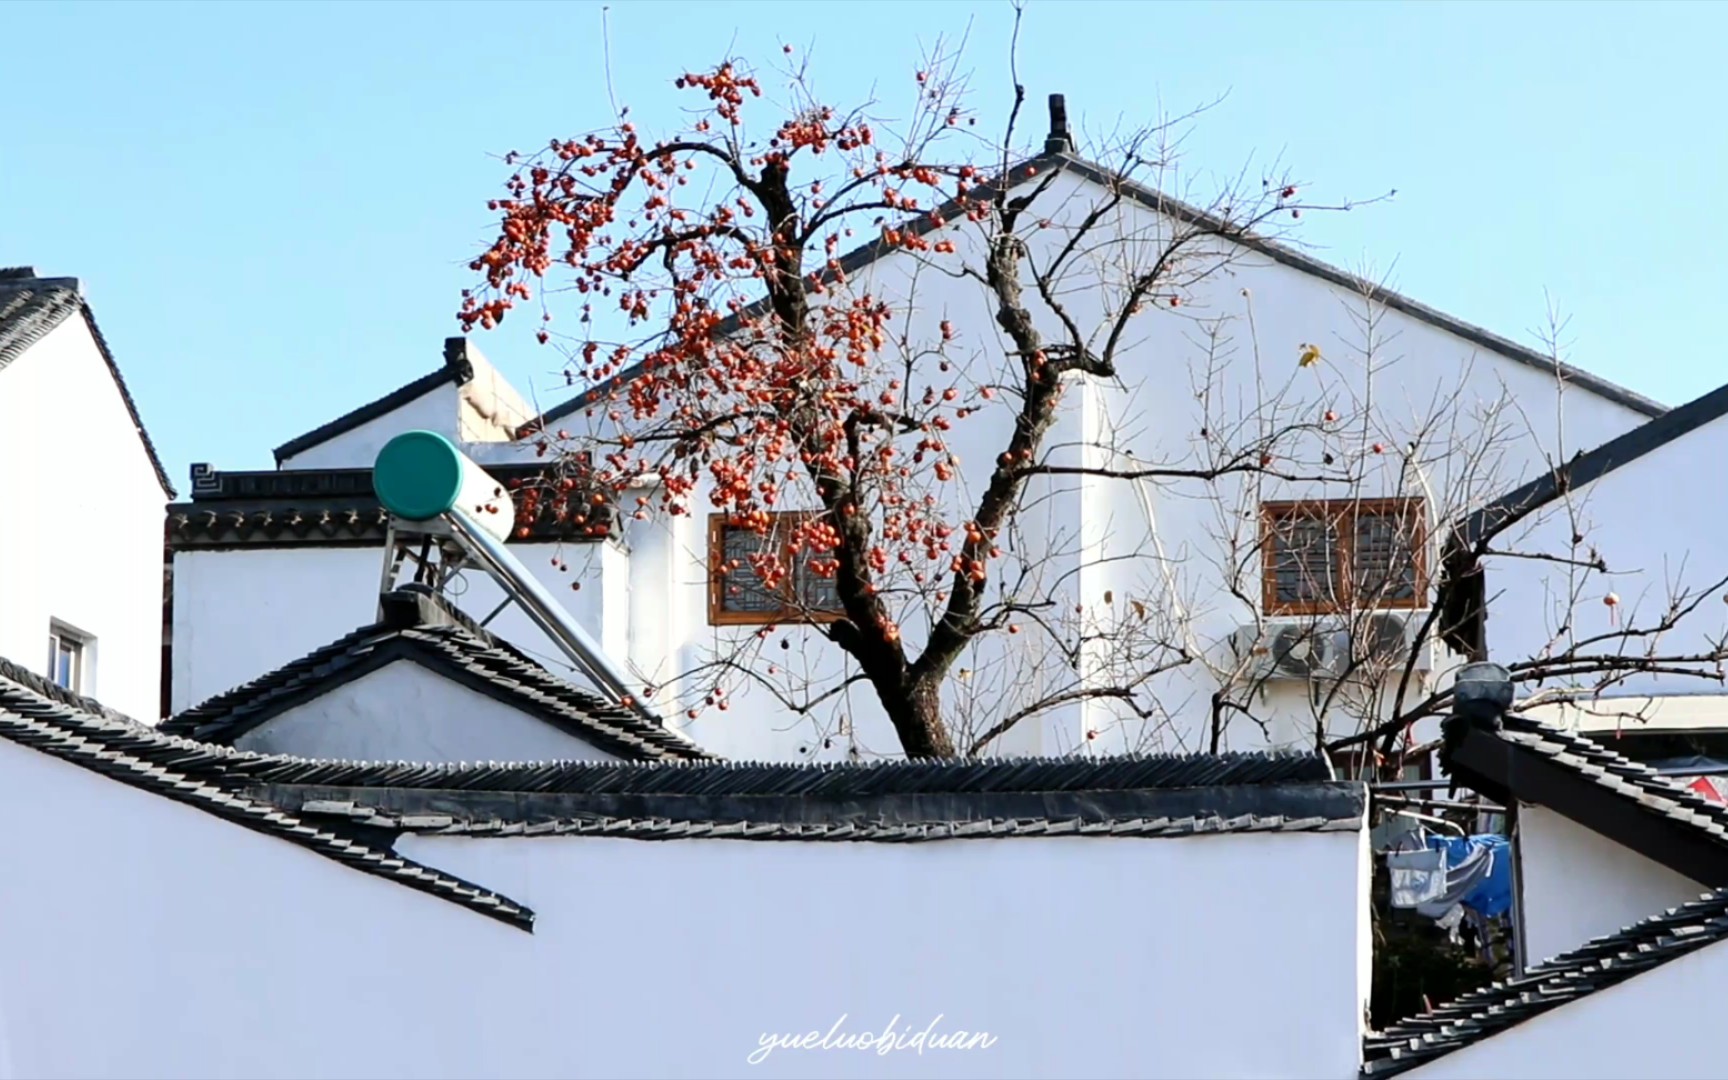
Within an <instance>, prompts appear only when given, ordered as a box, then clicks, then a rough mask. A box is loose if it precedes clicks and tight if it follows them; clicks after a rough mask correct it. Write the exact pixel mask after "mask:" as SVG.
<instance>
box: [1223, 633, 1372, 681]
mask: <svg viewBox="0 0 1728 1080" xmlns="http://www.w3.org/2000/svg"><path fill="white" fill-rule="evenodd" d="M1348 644H1349V642H1348V640H1347V639H1345V638H1344V637H1343V636H1342V634H1341V633H1340V631H1339V630H1338V628H1337V626H1335V625H1329V624H1327V623H1324V622H1319V621H1316V620H1314V619H1299V620H1288V621H1279V620H1272V621H1268V622H1266V623H1264V624H1261V625H1258V626H1253V625H1250V626H1244V627H1242V628H1241V629H1239V630H1237V631H1236V632H1235V633H1234V634H1232V635H1231V636H1230V647H1231V650H1232V651H1233V653H1234V654H1235V657H1236V660H1237V661H1238V665H1239V667H1240V670H1241V674H1242V677H1243V678H1245V679H1249V680H1253V681H1258V680H1261V679H1288V680H1295V679H1302V680H1311V679H1323V678H1326V677H1328V676H1330V675H1335V674H1336V673H1337V672H1338V671H1339V670H1341V669H1342V663H1343V662H1344V661H1346V660H1347V659H1348V657H1349V653H1348V652H1347V651H1346V647H1347V646H1348Z"/></svg>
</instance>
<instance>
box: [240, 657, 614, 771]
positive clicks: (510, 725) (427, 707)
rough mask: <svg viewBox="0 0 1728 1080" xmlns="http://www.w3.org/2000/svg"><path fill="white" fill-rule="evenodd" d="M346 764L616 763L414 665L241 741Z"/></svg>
mask: <svg viewBox="0 0 1728 1080" xmlns="http://www.w3.org/2000/svg"><path fill="white" fill-rule="evenodd" d="M235 745H236V746H238V747H239V748H240V749H242V750H255V751H257V752H259V753H263V754H293V755H299V756H301V757H315V758H334V759H337V760H341V761H420V762H452V763H454V762H473V761H615V760H617V759H616V758H615V757H614V756H613V755H611V754H606V753H602V752H601V751H599V750H596V749H595V748H594V747H593V746H591V745H589V744H588V743H587V742H584V741H583V740H581V739H578V738H576V737H575V736H573V735H569V734H566V733H565V732H563V731H560V730H559V729H558V728H555V727H553V726H552V725H551V724H549V723H547V722H546V721H544V720H542V719H540V718H539V717H535V716H530V715H528V714H527V713H525V712H523V711H522V710H521V709H518V708H516V707H514V706H512V705H507V704H505V703H504V702H501V701H498V700H497V699H495V698H491V697H488V696H486V695H485V694H482V693H480V692H478V691H476V690H471V689H469V688H468V687H466V686H463V685H461V684H459V683H455V682H452V681H451V680H449V679H447V678H445V677H444V676H442V675H439V674H437V673H436V672H433V671H430V670H428V669H426V668H423V667H421V666H420V665H418V664H416V663H413V662H412V661H408V660H398V661H396V662H395V663H393V664H391V665H389V666H388V667H383V668H380V669H378V670H377V671H373V672H370V673H368V674H366V675H362V676H361V677H360V678H358V679H355V680H354V681H352V682H348V683H344V684H343V685H341V686H339V687H337V688H335V689H334V690H331V691H329V692H328V693H325V694H323V695H320V696H319V697H316V698H314V699H312V700H311V701H309V702H307V703H305V704H304V705H299V706H296V707H295V708H292V709H289V710H288V711H286V712H284V713H282V714H281V715H280V716H277V717H274V718H272V719H270V720H269V721H267V722H266V723H264V724H261V725H259V726H258V727H256V728H253V729H252V730H251V731H249V732H247V733H246V734H245V735H243V736H241V737H240V738H239V739H238V740H236V741H235Z"/></svg>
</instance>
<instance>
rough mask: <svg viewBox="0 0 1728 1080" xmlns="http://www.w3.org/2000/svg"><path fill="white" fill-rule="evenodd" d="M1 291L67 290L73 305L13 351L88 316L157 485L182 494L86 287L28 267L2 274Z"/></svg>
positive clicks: (62, 306)
mask: <svg viewBox="0 0 1728 1080" xmlns="http://www.w3.org/2000/svg"><path fill="white" fill-rule="evenodd" d="M0 282H4V283H5V285H0V289H4V288H15V289H16V288H36V289H58V290H64V293H65V294H66V295H67V296H68V298H69V300H70V301H71V302H70V303H61V304H58V305H57V306H58V307H59V309H60V310H59V311H58V312H57V313H54V314H51V315H50V317H48V318H46V319H43V320H41V321H40V322H39V324H38V325H36V326H35V327H34V328H33V329H32V330H29V331H26V332H25V333H24V334H22V335H21V336H20V337H19V338H18V339H17V340H16V341H15V342H13V343H12V347H13V348H16V349H18V350H23V349H27V348H29V347H30V346H31V345H34V344H35V343H36V342H38V341H41V340H42V339H43V338H45V337H47V336H48V334H49V333H50V332H52V331H53V330H54V329H55V328H56V327H58V326H59V325H60V324H61V323H63V322H65V321H66V319H67V318H68V317H70V316H71V314H72V311H73V309H74V308H76V310H77V311H78V312H79V313H80V314H81V315H83V316H84V325H85V327H86V328H87V329H88V330H89V331H90V339H91V340H92V341H94V342H95V343H96V352H97V353H98V354H99V355H100V356H101V357H102V362H103V363H104V364H107V365H108V374H109V376H110V377H111V378H112V379H113V380H114V387H115V389H117V390H119V391H120V400H121V402H122V403H123V404H124V405H125V406H126V414H127V415H128V416H129V417H131V419H132V430H133V431H135V432H136V433H137V435H138V441H139V442H141V443H143V444H144V453H145V454H146V455H148V456H149V458H150V467H151V468H152V469H154V470H156V482H157V483H158V484H160V485H162V490H163V491H164V492H165V493H166V494H167V495H168V497H169V498H170V499H172V498H174V497H175V496H176V495H177V494H178V492H176V491H175V490H174V485H173V484H172V483H170V482H169V480H168V470H167V469H164V468H163V467H162V457H161V455H160V454H158V453H157V452H156V444H155V443H154V442H152V441H151V439H150V432H149V430H148V429H147V428H145V426H144V416H143V414H142V413H140V412H139V411H138V402H137V400H136V399H135V398H133V397H132V390H131V388H130V387H128V386H127V385H126V377H125V376H124V375H122V374H121V373H120V363H119V361H117V360H115V359H114V350H113V349H111V348H109V347H108V339H107V338H106V337H104V336H103V335H102V327H101V326H100V325H98V324H97V322H96V313H95V312H93V311H91V310H90V304H89V302H88V301H86V300H85V299H84V289H83V285H82V284H81V283H80V282H79V280H78V279H77V278H75V277H63V278H39V277H36V276H35V272H34V271H33V270H32V269H31V268H30V267H28V266H14V267H7V268H6V269H5V270H3V271H0ZM6 359H7V358H6V357H4V356H0V367H5V366H6Z"/></svg>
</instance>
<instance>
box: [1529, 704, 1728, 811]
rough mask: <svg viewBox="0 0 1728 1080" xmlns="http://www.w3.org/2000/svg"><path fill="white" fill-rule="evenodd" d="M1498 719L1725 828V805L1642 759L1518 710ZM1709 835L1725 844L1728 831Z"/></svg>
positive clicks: (1727, 809)
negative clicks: (1602, 763)
mask: <svg viewBox="0 0 1728 1080" xmlns="http://www.w3.org/2000/svg"><path fill="white" fill-rule="evenodd" d="M1501 722H1502V724H1503V725H1505V726H1506V727H1507V728H1509V729H1511V730H1513V731H1521V732H1525V733H1528V734H1534V735H1539V736H1541V737H1543V738H1546V739H1549V740H1551V741H1553V742H1556V743H1561V744H1565V745H1568V746H1569V747H1570V748H1571V749H1573V750H1577V751H1581V752H1583V753H1586V754H1590V755H1592V756H1596V757H1599V758H1603V759H1605V760H1606V761H1608V762H1610V763H1612V764H1613V765H1614V768H1615V772H1616V773H1617V774H1618V775H1620V776H1621V778H1622V779H1624V780H1626V782H1627V783H1630V784H1633V785H1636V786H1638V787H1641V788H1643V789H1645V790H1646V791H1650V792H1653V793H1656V794H1660V795H1661V796H1662V797H1664V798H1667V799H1671V800H1673V801H1674V802H1677V803H1679V804H1680V805H1682V806H1684V807H1685V808H1686V809H1688V810H1692V811H1694V812H1696V813H1699V814H1703V815H1704V816H1706V817H1709V818H1711V819H1712V820H1714V821H1715V822H1717V823H1718V824H1719V825H1721V826H1722V827H1723V829H1724V830H1728V806H1724V805H1723V804H1721V803H1717V802H1712V801H1711V800H1709V799H1706V798H1704V797H1703V796H1702V795H1699V794H1698V793H1697V792H1695V791H1693V790H1692V789H1691V788H1688V787H1686V786H1685V785H1684V784H1680V783H1677V782H1676V781H1673V780H1670V779H1669V778H1668V777H1666V776H1663V775H1662V774H1661V773H1659V772H1657V771H1656V770H1655V769H1652V768H1651V767H1650V766H1648V765H1646V764H1644V763H1643V762H1641V761H1633V760H1632V759H1631V758H1629V757H1627V756H1625V755H1624V754H1621V753H1620V752H1619V751H1616V750H1613V749H1610V748H1609V747H1608V746H1606V745H1604V744H1603V743H1601V742H1599V741H1597V740H1596V739H1592V738H1590V737H1589V736H1588V735H1585V734H1583V733H1581V732H1576V731H1568V730H1567V729H1565V728H1560V727H1556V726H1554V725H1552V724H1548V723H1544V722H1543V721H1541V720H1537V719H1536V718H1535V717H1532V716H1528V715H1524V714H1521V713H1507V714H1506V715H1505V716H1504V717H1503V718H1502V721H1501ZM1711 836H1712V838H1713V839H1716V840H1717V841H1718V842H1721V843H1724V844H1728V833H1724V835H1720V836H1719V835H1716V834H1715V833H1712V834H1711Z"/></svg>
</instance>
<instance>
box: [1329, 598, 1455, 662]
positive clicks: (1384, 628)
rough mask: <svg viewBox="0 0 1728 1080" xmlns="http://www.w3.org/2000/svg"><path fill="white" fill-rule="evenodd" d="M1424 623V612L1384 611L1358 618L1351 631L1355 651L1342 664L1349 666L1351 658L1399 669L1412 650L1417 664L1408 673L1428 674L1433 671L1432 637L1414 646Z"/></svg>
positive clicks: (1425, 613) (1425, 619)
mask: <svg viewBox="0 0 1728 1080" xmlns="http://www.w3.org/2000/svg"><path fill="white" fill-rule="evenodd" d="M1427 621H1428V613H1427V612H1425V611H1398V612H1390V611H1384V612H1376V613H1375V614H1373V615H1368V616H1365V617H1363V618H1360V619H1358V620H1356V621H1355V625H1354V626H1353V627H1352V632H1353V633H1354V635H1355V638H1356V641H1355V642H1354V648H1352V649H1351V651H1350V655H1349V656H1346V657H1344V658H1343V661H1344V662H1345V663H1348V662H1349V659H1350V657H1351V656H1353V657H1356V658H1358V659H1364V660H1371V661H1373V662H1376V663H1382V664H1388V665H1393V666H1396V667H1399V668H1402V666H1403V665H1404V663H1405V662H1406V661H1407V660H1408V659H1409V656H1410V652H1411V650H1412V649H1413V648H1414V649H1415V652H1416V662H1415V663H1414V664H1413V665H1411V670H1412V671H1420V672H1430V671H1432V670H1434V648H1433V642H1432V636H1431V635H1430V640H1427V641H1423V642H1422V643H1421V645H1420V646H1417V645H1416V636H1417V635H1418V634H1419V633H1421V631H1422V627H1423V625H1424V624H1425V623H1427Z"/></svg>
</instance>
